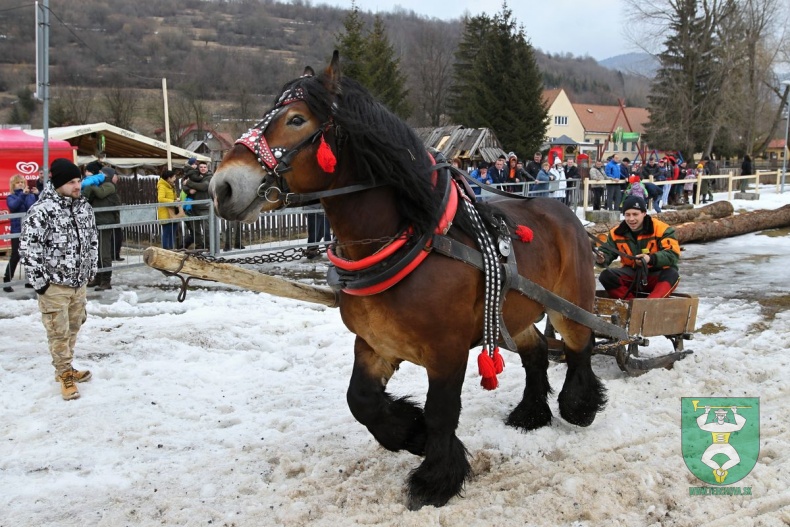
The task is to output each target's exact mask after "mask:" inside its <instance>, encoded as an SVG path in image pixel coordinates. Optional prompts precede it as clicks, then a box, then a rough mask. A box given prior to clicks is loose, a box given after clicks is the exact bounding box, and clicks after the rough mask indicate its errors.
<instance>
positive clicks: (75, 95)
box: [49, 87, 96, 126]
mask: <svg viewBox="0 0 790 527" xmlns="http://www.w3.org/2000/svg"><path fill="white" fill-rule="evenodd" d="M95 99H96V91H95V90H93V89H90V88H73V87H67V88H54V89H53V90H52V102H51V105H50V111H49V124H50V125H52V126H72V125H76V124H88V123H89V122H90V120H91V117H92V115H93V110H94V106H95Z"/></svg>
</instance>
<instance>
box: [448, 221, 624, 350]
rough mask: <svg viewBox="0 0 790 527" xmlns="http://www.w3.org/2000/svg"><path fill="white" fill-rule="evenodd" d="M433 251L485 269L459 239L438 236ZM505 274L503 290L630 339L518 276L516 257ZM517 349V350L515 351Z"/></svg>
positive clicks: (603, 332)
mask: <svg viewBox="0 0 790 527" xmlns="http://www.w3.org/2000/svg"><path fill="white" fill-rule="evenodd" d="M433 249H434V251H436V252H437V253H439V254H442V255H444V256H447V257H449V258H453V259H455V260H458V261H462V262H465V263H467V264H469V265H471V266H472V267H474V268H476V269H479V270H481V271H482V270H483V256H482V255H481V254H480V252H479V251H477V250H476V249H474V248H472V247H469V246H467V245H464V244H463V243H461V242H459V241H458V240H454V239H452V238H448V237H447V236H441V235H438V234H436V235H434V241H433ZM512 254H513V253H511V255H512ZM511 260H512V261H511ZM504 272H505V281H504V284H505V286H504V287H503V289H505V290H510V289H513V290H515V291H518V292H519V293H520V294H522V295H524V296H526V297H527V298H530V299H532V300H534V301H535V302H537V303H538V304H541V305H542V306H543V307H545V308H546V309H550V310H552V311H556V312H557V313H559V314H560V315H562V316H564V317H566V318H568V319H570V320H573V321H574V322H578V323H579V324H581V325H583V326H586V327H588V328H590V329H592V330H593V331H595V332H596V333H599V334H601V335H606V336H609V337H613V338H616V339H619V340H626V339H628V332H627V331H626V330H625V329H623V328H621V327H619V326H615V325H614V324H610V323H608V322H606V321H604V320H602V319H601V318H599V317H598V316H596V315H594V314H592V313H590V312H589V311H587V310H584V309H582V308H580V307H579V306H577V305H575V304H573V303H571V302H569V301H567V300H565V299H564V298H562V297H560V296H557V295H555V294H554V293H552V292H551V291H549V290H548V289H546V288H544V287H542V286H540V285H538V284H536V283H535V282H533V281H532V280H529V279H527V278H524V277H523V276H521V275H520V274H518V267H517V266H516V263H515V258H514V257H512V256H508V263H507V264H505V265H504ZM503 297H504V295H503ZM501 316H502V314H501V309H500V317H501ZM501 328H502V329H503V332H502V333H503V337H504V334H505V331H507V330H506V328H505V324H504V320H503V321H502V325H501ZM511 343H512V340H511ZM510 345H511V344H508V346H510ZM513 349H514V350H515V348H513Z"/></svg>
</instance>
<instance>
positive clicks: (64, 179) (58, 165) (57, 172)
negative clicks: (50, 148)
mask: <svg viewBox="0 0 790 527" xmlns="http://www.w3.org/2000/svg"><path fill="white" fill-rule="evenodd" d="M49 174H50V178H49V179H50V181H52V185H53V186H54V187H55V188H60V187H62V186H63V185H65V184H66V183H68V182H69V181H71V180H72V179H79V177H80V175H81V174H80V169H79V167H78V166H77V165H75V164H74V163H72V162H71V161H69V160H68V159H65V158H63V157H60V158H58V159H56V160H54V161H53V162H52V164H51V165H50V166H49Z"/></svg>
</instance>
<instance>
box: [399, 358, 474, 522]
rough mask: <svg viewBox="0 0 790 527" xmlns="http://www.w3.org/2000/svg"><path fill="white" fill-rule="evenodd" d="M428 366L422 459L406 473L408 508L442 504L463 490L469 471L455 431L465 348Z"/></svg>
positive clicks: (467, 462) (458, 411)
mask: <svg viewBox="0 0 790 527" xmlns="http://www.w3.org/2000/svg"><path fill="white" fill-rule="evenodd" d="M459 355H460V356H459V357H455V358H454V359H448V360H446V361H443V362H442V363H441V364H440V365H437V366H436V367H435V368H430V367H429V368H428V396H427V398H426V400H425V424H426V427H427V434H428V437H427V441H426V443H425V459H424V460H423V462H422V464H421V465H420V466H419V467H417V468H416V469H415V470H414V471H412V473H411V475H410V476H409V509H411V510H417V509H419V508H421V507H422V506H424V505H433V506H435V507H441V506H442V505H444V504H445V503H447V502H448V501H449V500H450V498H452V497H453V496H457V495H459V494H460V493H461V491H462V490H463V485H464V481H465V480H466V478H467V477H469V474H470V471H471V469H470V466H469V460H468V459H467V452H466V448H465V447H464V445H463V443H461V441H460V440H459V439H458V437H457V436H456V435H455V430H456V428H457V427H458V418H459V416H460V414H461V387H462V386H463V382H464V372H465V370H466V359H467V357H468V352H465V353H460V354H459Z"/></svg>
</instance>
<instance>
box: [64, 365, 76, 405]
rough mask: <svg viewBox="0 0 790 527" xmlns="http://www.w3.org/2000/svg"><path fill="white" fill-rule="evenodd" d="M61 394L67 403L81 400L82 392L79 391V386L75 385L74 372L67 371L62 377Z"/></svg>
mask: <svg viewBox="0 0 790 527" xmlns="http://www.w3.org/2000/svg"><path fill="white" fill-rule="evenodd" d="M60 394H61V395H62V396H63V399H65V400H66V401H70V400H71V399H78V398H79V396H80V391H79V390H78V389H77V385H76V384H74V372H73V371H67V372H65V373H63V374H62V375H61V376H60Z"/></svg>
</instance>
